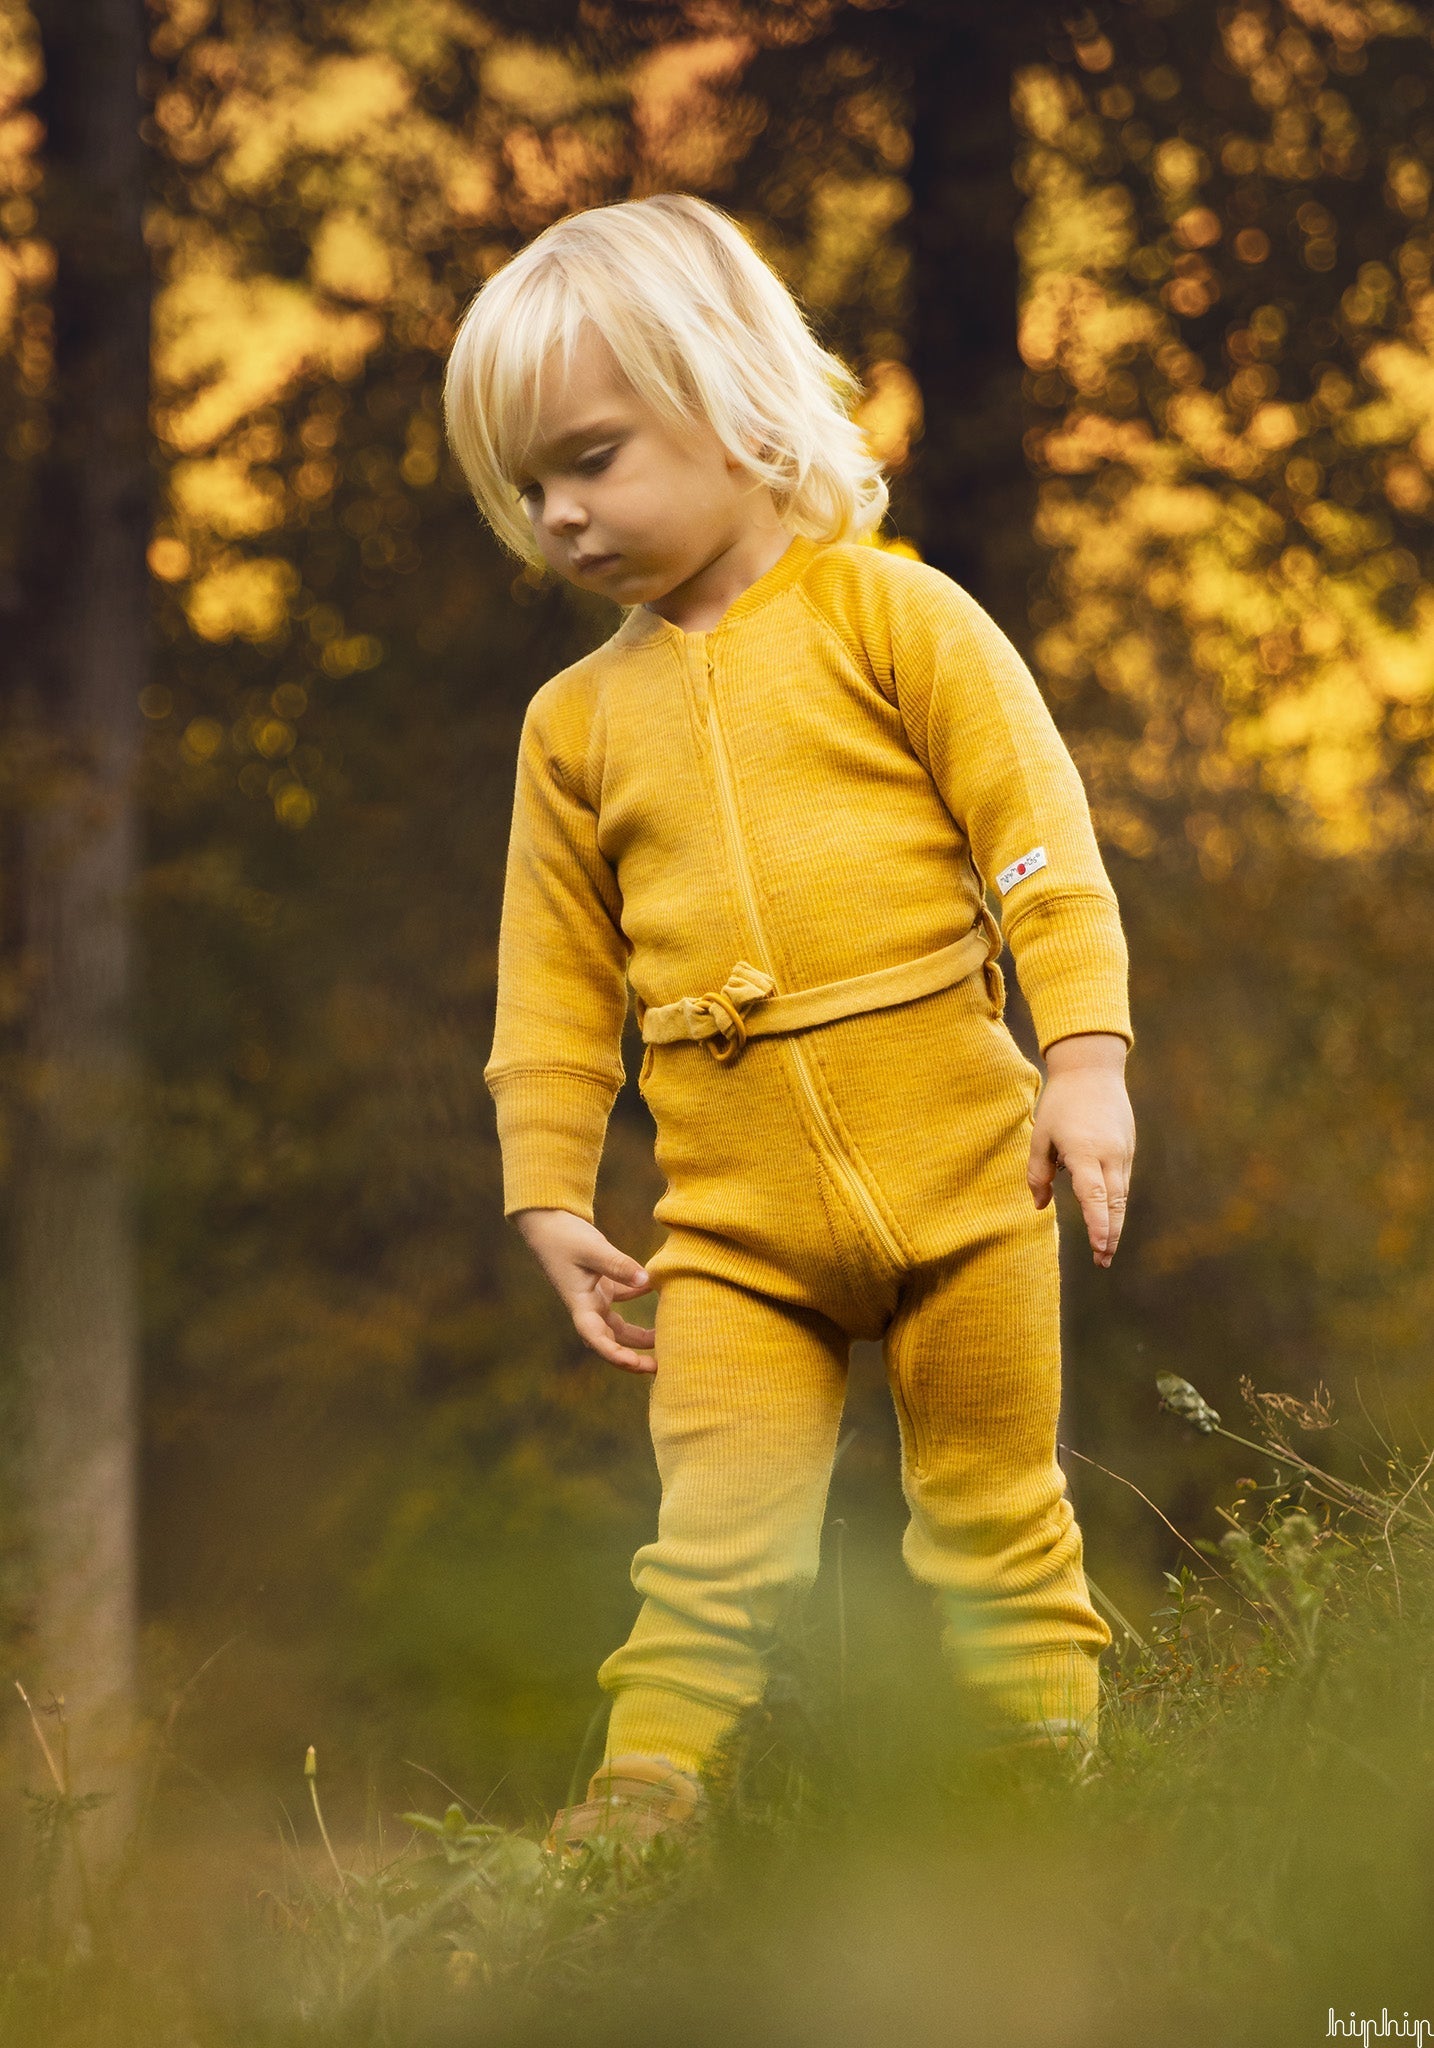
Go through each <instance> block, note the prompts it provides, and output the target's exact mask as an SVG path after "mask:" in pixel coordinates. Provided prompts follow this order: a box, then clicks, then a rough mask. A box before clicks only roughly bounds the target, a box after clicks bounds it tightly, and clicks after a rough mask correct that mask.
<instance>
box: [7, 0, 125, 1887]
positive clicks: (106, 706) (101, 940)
mask: <svg viewBox="0 0 1434 2048" xmlns="http://www.w3.org/2000/svg"><path fill="white" fill-rule="evenodd" d="M35 14H36V18H37V20H38V23H39V27H40V32H41V38H42V44H43V51H44V60H45V71H46V76H45V84H44V87H43V90H42V93H41V96H40V99H39V102H38V103H37V111H38V113H39V114H40V117H41V119H42V120H43V122H44V123H45V128H46V155H45V163H44V172H45V185H44V199H43V206H42V214H41V233H42V234H44V235H45V237H46V239H47V240H48V241H49V242H50V243H51V244H52V246H53V248H54V250H55V255H56V265H57V268H56V276H55V283H54V290H53V311H54V323H55V369H54V381H53V388H52V392H51V404H50V418H51V427H52V438H51V440H50V443H49V446H48V448H47V449H46V450H45V452H44V453H43V454H42V455H40V456H39V457H38V458H36V462H35V466H34V468H33V471H32V473H31V477H30V502H29V506H28V517H27V535H26V541H25V549H24V557H23V559H22V563H21V568H22V580H21V592H22V596H21V606H22V615H21V621H20V624H21V632H20V635H19V661H18V664H17V669H16V673H15V678H14V683H13V693H12V701H11V707H10V709H11V718H12V730H13V732H14V733H15V735H16V736H17V737H18V738H19V739H20V740H21V743H22V745H23V747H24V753H23V754H22V756H21V758H22V759H24V760H27V761H28V762H29V763H30V764H31V772H30V774H29V777H28V779H27V783H26V787H25V788H24V790H23V792H22V794H21V796H20V799H19V810H18V817H17V818H16V820H15V821H14V826H15V829H14V831H13V833H12V841H13V844H14V845H15V848H16V850H17V853H18V858H19V873H18V876H17V877H16V882H15V889H16V898H17V906H16V907H17V924H18V931H17V933H16V937H17V938H18V942H19V951H20V970H21V984H22V987H23V988H24V989H25V991H26V994H25V999H24V1010H23V1016H22V1023H21V1030H22V1034H23V1058H22V1062H21V1070H22V1074H23V1087H22V1091H21V1093H22V1102H21V1105H20V1114H19V1118H18V1134H17V1147H16V1159H15V1167H14V1177H13V1180H12V1184H11V1185H12V1197H13V1206H12V1217H11V1229H10V1261H11V1300H12V1318H13V1322H12V1343H13V1356H14V1362H15V1367H16V1370H17V1378H18V1386H19V1392H20V1396H21V1407H22V1420H23V1424H24V1428H23V1431H22V1441H21V1453H20V1456H21V1492H22V1499H23V1503H24V1510H25V1530H24V1538H25V1555H26V1561H27V1565H28V1582H29V1583H28V1592H29V1600H28V1602H27V1606H28V1613H27V1615H26V1617H25V1620H26V1623H27V1640H26V1642H25V1644H24V1646H23V1652H22V1663H21V1668H22V1669H23V1670H24V1672H25V1675H26V1689H27V1691H28V1692H29V1693H30V1695H31V1697H32V1699H33V1700H34V1701H35V1703H36V1706H37V1707H41V1706H42V1705H43V1703H45V1702H46V1701H48V1700H50V1699H51V1698H52V1697H53V1696H55V1695H59V1696H62V1697H63V1700H64V1714H65V1721H66V1724H67V1731H68V1754H69V1762H70V1773H71V1789H72V1790H73V1791H74V1792H75V1793H86V1792H102V1793H106V1794H108V1795H109V1797H108V1800H107V1803H106V1805H105V1806H104V1807H103V1808H102V1809H101V1810H100V1812H99V1814H98V1815H97V1816H96V1817H95V1818H94V1819H93V1820H87V1821H86V1823H85V1826H86V1828H87V1829H88V1830H89V1831H90V1833H91V1834H92V1835H93V1836H95V1837H97V1846H98V1847H100V1848H101V1850H102V1851H107V1850H110V1849H112V1848H113V1847H114V1846H116V1845H117V1844H118V1843H119V1841H120V1840H121V1839H122V1838H123V1835H124V1833H125V1832H126V1831H127V1828H128V1826H129V1824H130V1822H131V1820H132V1817H133V1792H132V1788H133V1781H134V1770H133V1743H134V1734H135V1714H136V1580H137V1571H136V1539H135V1524H136V1491H137V1488H136V1467H137V1414H136V1409H137V1395H138V1317H137V1304H136V1272H135V1226H134V1214H133V1182H134V1172H135V1146H134V1130H135V1112H136V1096H137V1086H136V1082H137V1074H136V1060H135V1055H134V1049H133V1044H132V1036H131V1033H132V1025H131V1015H130V1007H131V944H132V941H131V901H132V889H133V884H134V879H135V872H136V841H137V830H136V818H135V812H136V796H135V790H134V775H135V768H136V763H137V756H138V734H137V728H138V726H139V710H138V704H137V699H138V695H139V692H140V690H141V689H142V688H143V686H144V684H145V681H146V679H147V674H148V667H149V658H150V656H149V600H148V583H147V571H146V565H145V548H146V544H147V539H148V530H149V487H148V477H149V460H148V421H147V413H148V389H149V284H148V263H147V257H146V250H145V245H144V239H143V232H142V209H143V196H144V186H145V149H144V145H143V143H142V141H141V138H140V133H139V123H140V118H141V108H140V103H139V91H140V86H139V73H140V66H141V64H142V62H143V60H144V56H145V30H144V14H143V8H142V0H41V4H39V5H37V6H36V8H35ZM41 1718H42V1725H43V1724H44V1716H43V1714H42V1717H41ZM47 1733H48V1735H49V1738H50V1741H51V1746H52V1748H53V1747H54V1745H55V1740H56V1735H57V1733H58V1724H57V1723H56V1722H53V1721H52V1722H51V1723H50V1724H49V1726H48V1728H47ZM36 1759H37V1761H38V1751H37V1752H36ZM44 1776H45V1774H44V1771H43V1769H41V1771H40V1778H41V1782H43V1781H44Z"/></svg>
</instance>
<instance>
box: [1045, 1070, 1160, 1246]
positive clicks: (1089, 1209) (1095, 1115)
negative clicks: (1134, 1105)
mask: <svg viewBox="0 0 1434 2048" xmlns="http://www.w3.org/2000/svg"><path fill="white" fill-rule="evenodd" d="M1125 1052H1126V1046H1125V1040H1124V1039H1123V1038H1117V1037H1116V1036H1115V1035H1114V1034H1113V1033H1112V1032H1109V1031H1083V1032H1080V1033H1078V1034H1077V1035H1076V1036H1074V1037H1072V1038H1058V1039H1057V1040H1056V1042H1055V1044H1054V1045H1051V1046H1048V1047H1047V1048H1046V1085H1045V1087H1044V1088H1043V1089H1042V1090H1041V1094H1040V1100H1039V1101H1038V1102H1037V1104H1036V1121H1035V1128H1034V1130H1033V1131H1032V1132H1031V1158H1030V1165H1029V1166H1028V1168H1027V1170H1026V1179H1027V1182H1028V1183H1029V1186H1030V1190H1031V1194H1032V1195H1033V1197H1034V1198H1035V1204H1036V1207H1037V1208H1038V1209H1044V1208H1045V1207H1046V1205H1047V1204H1048V1203H1049V1202H1050V1200H1051V1196H1052V1192H1053V1189H1054V1184H1055V1177H1056V1172H1057V1170H1058V1168H1060V1167H1062V1166H1064V1167H1065V1168H1067V1170H1068V1171H1069V1173H1070V1177H1071V1186H1072V1188H1073V1189H1074V1190H1075V1195H1076V1199H1077V1201H1078V1202H1079V1203H1080V1206H1081V1213H1082V1215H1083V1216H1084V1217H1085V1227H1086V1232H1087V1235H1088V1236H1089V1238H1090V1244H1091V1250H1092V1252H1093V1253H1094V1255H1095V1262H1096V1264H1097V1265H1098V1266H1108V1265H1109V1264H1110V1262H1111V1260H1112V1259H1113V1258H1114V1257H1115V1248H1116V1246H1117V1245H1118V1244H1119V1243H1120V1231H1121V1226H1122V1224H1123V1223H1124V1221H1125V1205H1126V1198H1127V1195H1128V1193H1129V1189H1130V1168H1131V1162H1132V1160H1133V1159H1134V1158H1135V1117H1134V1114H1133V1112H1132V1110H1131V1107H1130V1097H1129V1096H1128V1095H1127V1094H1126V1092H1125Z"/></svg>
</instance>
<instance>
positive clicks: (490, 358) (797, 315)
mask: <svg viewBox="0 0 1434 2048" xmlns="http://www.w3.org/2000/svg"><path fill="white" fill-rule="evenodd" d="M584 321H591V322H592V324H593V326H594V327H595V328H596V329H597V331H598V333H599V334H601V335H602V337H603V338H604V340H605V341H606V342H607V343H608V345H609V347H610V348H611V349H612V351H613V354H614V355H615V357H616V359H617V361H618V364H619V365H620V367H621V369H622V372H623V374H624V376H626V378H627V379H628V381H629V382H630V383H631V385H632V386H633V388H634V390H635V391H636V392H637V393H638V395H639V397H641V398H643V399H645V400H646V401H647V402H648V403H649V404H651V405H652V406H653V407H655V408H656V410H657V411H658V412H659V413H661V414H663V415H665V416H666V417H667V418H668V419H669V420H671V421H672V422H673V423H674V424H675V425H678V426H683V425H691V424H693V423H695V422H697V421H699V420H705V421H706V422H707V423H708V424H709V425H710V426H711V427H712V429H713V430H714V432H715V433H716V434H717V437H718V439H719V440H720V441H721V442H722V444H723V446H724V447H725V448H726V449H727V451H728V453H729V454H731V455H732V456H734V457H735V458H736V459H737V460H738V461H739V462H740V463H741V464H742V465H743V467H744V468H745V469H747V470H748V471H749V472H750V473H751V475H752V476H753V477H754V478H756V479H757V480H758V481H760V482H761V483H764V484H766V485H767V486H768V488H769V489H770V490H771V492H772V495H773V498H774V500H775V502H776V506H777V509H778V513H779V515H780V517H781V518H782V519H783V521H784V522H785V524H786V525H788V526H789V527H790V528H791V529H792V531H793V532H795V533H801V534H806V535H808V536H810V537H811V538H812V539H814V540H846V539H856V538H858V537H860V536H861V535H863V534H865V533H867V532H869V531H870V529H871V528H873V527H875V526H876V525H877V524H878V523H879V522H880V520H881V518H882V516H883V514H884V513H885V511H886V505H887V489H886V483H885V480H884V478H883V477H882V474H881V466H880V463H879V462H878V460H877V458H876V457H875V456H874V455H873V453H872V452H871V450H870V449H869V448H868V446H867V444H866V441H865V438H864V436H863V435H862V432H861V430H860V428H859V427H858V426H857V424H856V422H855V421H854V420H853V419H852V418H851V409H852V407H853V405H854V404H855V402H856V400H857V399H858V397H859V396H860V394H861V385H860V383H859V382H858V380H857V378H856V377H855V376H854V375H853V374H852V372H851V371H850V370H849V369H848V368H847V366H846V365H845V363H843V362H842V361H841V360H840V359H839V358H838V357H837V356H834V355H833V354H832V353H831V352H830V351H829V350H827V349H825V348H823V347H822V345H821V343H820V342H819V341H818V340H817V338H816V336H815V334H814V333H813V332H812V330H811V328H810V326H809V325H808V324H807V321H806V319H805V318H804V316H803V314H802V312H801V310H800V308H799V307H798V305H797V303H796V301H795V300H794V299H793V297H792V295H791V293H790V292H789V291H788V290H787V287H786V286H785V285H784V284H783V283H782V281H781V279H780V278H779V277H778V276H777V274H776V272H775V271H774V270H772V269H771V267H770V266H769V265H768V264H767V263H766V262H764V261H763V259H762V258H761V257H760V256H759V255H758V254H757V252H756V250H755V249H754V248H753V247H752V245H751V243H750V242H749V241H748V240H747V238H746V236H745V235H744V234H743V233H742V231H741V230H740V229H739V228H738V226H737V224H736V222H735V221H733V220H732V219H730V218H729V216H728V215H727V214H725V213H723V212H722V211H721V210H720V208H718V207H715V206H710V205H709V204H708V203H707V201H706V200H704V199H694V198H692V197H691V196H690V195H689V194H687V193H662V194H659V195H656V196H654V197H653V198H650V199H628V200H623V201H620V202H619V203H617V204H616V205H612V206H594V207H590V208H588V209H587V210H586V211H585V212H582V213H573V214H569V215H568V216H567V218H566V219H564V220H559V221H555V222H554V223H553V225H552V226H551V227H549V228H545V229H544V230H543V232H542V234H540V235H538V236H537V237H536V238H535V239H534V240H533V241H531V242H529V244H528V245H527V247H526V248H525V249H522V250H520V251H519V253H518V254H517V255H516V256H514V257H513V258H512V260H511V261H510V262H508V263H506V264H505V265H504V266H503V268H502V269H501V270H499V271H497V272H496V273H495V274H494V276H493V277H491V278H490V279H489V280H488V282H487V283H486V284H485V285H484V286H483V287H482V289H481V290H480V291H479V292H478V294H477V296H476V297H475V298H474V300H473V302H472V304H471V305H470V306H469V308H468V311H467V312H466V313H465V314H464V316H463V320H462V323H461V324H460V326H459V329H458V334H457V336H456V338H455V340H454V343H453V348H452V350H451V352H450V354H449V358H448V369H447V374H446V376H445V379H444V392H443V398H444V412H445V416H446V420H447V426H448V437H449V440H450V441H451V443H452V445H453V449H454V452H455V454H456V455H457V457H458V460H459V461H460V463H461V464H462V465H463V470H464V474H465V475H466V476H467V478H468V482H469V484H470V485H471V487H472V490H473V495H474V497H475V498H476V499H477V501H478V505H479V509H480V510H481V511H482V513H483V515H484V517H485V518H486V519H487V520H488V522H489V524H490V525H491V526H492V528H493V530H494V532H495V533H496V534H497V535H498V538H499V539H500V540H501V541H503V542H505V543H506V545H507V546H508V547H510V548H512V550H513V551H514V553H515V554H519V555H522V556H523V557H525V558H526V559H527V560H528V561H531V562H538V561H541V559H542V558H541V555H540V554H539V552H538V549H537V545H536V542H535V541H534V538H533V531H532V527H531V525H530V524H529V522H528V519H527V516H526V514H525V513H524V512H523V510H522V507H521V504H520V502H519V499H518V493H517V483H518V478H519V476H520V474H521V471H522V467H523V460H524V457H525V455H526V452H527V449H528V446H529V444H530V442H531V440H532V434H533V426H534V422H535V420H536V418H537V410H538V400H539V384H540V379H541V376H542V373H543V369H544V365H545V364H546V363H547V361H548V358H549V355H550V353H551V351H552V350H553V349H554V347H555V346H556V348H557V350H558V354H559V361H560V364H561V365H563V366H564V367H566V365H567V363H568V362H569V361H570V360H571V357H572V351H573V346H574V343H575V342H576V340H577V337H578V334H579V331H580V329H581V328H582V325H583V323H584Z"/></svg>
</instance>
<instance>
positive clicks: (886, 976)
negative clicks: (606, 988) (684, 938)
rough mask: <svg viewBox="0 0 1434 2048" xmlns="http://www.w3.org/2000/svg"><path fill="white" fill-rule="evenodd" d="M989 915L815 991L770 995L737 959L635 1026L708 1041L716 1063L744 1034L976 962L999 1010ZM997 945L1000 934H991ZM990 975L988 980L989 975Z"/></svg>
mask: <svg viewBox="0 0 1434 2048" xmlns="http://www.w3.org/2000/svg"><path fill="white" fill-rule="evenodd" d="M991 927H994V919H990V915H989V912H988V913H987V917H986V918H984V919H983V920H982V922H981V923H980V924H977V925H974V926H973V927H972V929H971V930H970V931H969V932H967V933H966V935H965V937H964V938H960V939H956V940H954V941H953V942H952V943H951V945H949V946H941V947H939V948H938V949H937V951H936V952H934V953H922V954H921V955H920V956H919V958H917V959H915V960H900V961H898V962H897V964H896V965H895V966H894V967H878V968H876V969H874V970H873V972H872V973H870V974H853V975H851V976H850V977H849V978H848V979H847V980H845V981H824V982H822V983H821V985H820V986H819V987H817V988H799V989H793V990H792V991H791V992H790V993H789V994H787V995H778V994H777V984H776V982H775V981H774V980H773V979H772V976H771V975H770V974H768V973H767V971H766V969H765V968H762V967H753V966H752V964H751V962H750V961H747V960H739V961H738V962H737V964H736V966H735V967H734V968H733V969H732V972H731V973H730V974H729V975H728V977H727V979H726V981H725V982H724V983H723V984H722V986H721V988H720V989H717V990H715V991H713V992H711V993H709V994H707V995H705V996H681V997H679V998H678V1000H677V1001H676V1002H675V1003H659V1004H657V1005H656V1006H655V1007H654V1008H651V1009H647V1008H643V1009H642V1011H641V1013H640V1017H639V1023H640V1026H641V1030H642V1036H643V1041H644V1043H645V1044H647V1045H670V1044H671V1043H672V1042H673V1041H674V1040H675V1039H679V1038H696V1039H705V1040H706V1041H707V1049H708V1051H709V1052H710V1053H711V1054H712V1057H713V1058H714V1059H715V1060H729V1059H731V1058H732V1056H733V1054H734V1053H736V1052H739V1051H740V1050H741V1048H742V1047H743V1046H744V1045H745V1044H746V1042H747V1040H748V1039H749V1038H765V1037H770V1036H771V1035H772V1034H773V1033H776V1032H780V1031H805V1030H806V1029H807V1027H808V1026H809V1025H812V1024H830V1023H831V1022H833V1021H834V1019H836V1018H838V1017H855V1016H857V1015H858V1014H859V1013H860V1012H861V1011H863V1010H884V1009H888V1008H889V1007H890V1006H891V1005H892V1004H893V1003H909V1002H912V1001H913V1000H914V999H915V998H916V997H917V996H929V995H934V994H935V992H936V990H937V989H942V988H950V987H951V985H952V984H953V983H954V982H958V981H964V980H965V979H966V976H967V975H968V974H974V973H975V971H976V969H977V968H978V967H986V968H988V980H990V982H991V993H992V996H993V998H994V999H995V1001H996V1003H997V1005H998V1007H999V1005H1000V1000H1001V984H1000V980H999V976H1000V972H1001V970H1000V968H999V967H997V966H996V964H995V958H994V953H993V930H992V929H991ZM994 944H995V946H996V947H999V944H1000V934H999V931H995V932H994ZM993 977H994V978H993Z"/></svg>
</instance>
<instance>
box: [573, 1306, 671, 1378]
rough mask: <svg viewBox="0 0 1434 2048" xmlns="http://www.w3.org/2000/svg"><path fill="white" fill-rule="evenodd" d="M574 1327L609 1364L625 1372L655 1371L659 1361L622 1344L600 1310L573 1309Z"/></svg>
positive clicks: (584, 1340) (589, 1346)
mask: <svg viewBox="0 0 1434 2048" xmlns="http://www.w3.org/2000/svg"><path fill="white" fill-rule="evenodd" d="M573 1327H574V1329H575V1330H576V1331H577V1333H578V1335H579V1336H580V1337H581V1338H582V1340H583V1342H584V1344H586V1345H587V1347H588V1349H589V1350H590V1351H596V1353H597V1354H598V1356H599V1358H605V1359H606V1360H607V1362H608V1364H609V1365H615V1366H617V1367H619V1368H620V1370H621V1371H623V1372H636V1373H653V1372H656V1370H657V1361H656V1360H655V1359H653V1358H644V1357H643V1356H642V1354H641V1353H640V1352H638V1351H633V1350H631V1349H630V1348H629V1347H628V1346H627V1345H625V1344H620V1343H619V1342H618V1341H617V1339H616V1337H614V1335H613V1334H612V1332H611V1330H610V1329H609V1328H608V1326H607V1323H606V1322H605V1321H604V1319H603V1316H602V1313H601V1311H600V1310H598V1309H595V1308H578V1309H574V1310H573Z"/></svg>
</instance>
